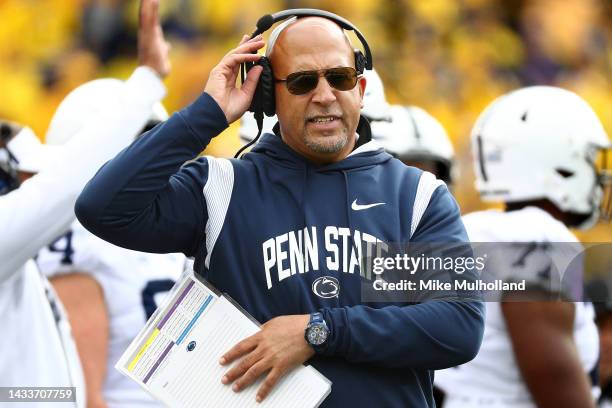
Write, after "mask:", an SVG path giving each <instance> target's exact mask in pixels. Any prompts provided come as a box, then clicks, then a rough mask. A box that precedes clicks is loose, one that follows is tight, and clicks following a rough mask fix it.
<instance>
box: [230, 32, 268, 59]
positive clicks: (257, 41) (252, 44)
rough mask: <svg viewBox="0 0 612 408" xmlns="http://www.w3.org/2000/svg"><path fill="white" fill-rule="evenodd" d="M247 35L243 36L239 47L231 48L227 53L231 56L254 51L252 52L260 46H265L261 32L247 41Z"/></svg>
mask: <svg viewBox="0 0 612 408" xmlns="http://www.w3.org/2000/svg"><path fill="white" fill-rule="evenodd" d="M245 37H246V36H245ZM245 37H242V40H241V41H240V44H239V45H238V47H236V48H234V49H233V50H231V51H230V52H228V53H227V54H225V55H226V56H229V55H232V54H246V53H252V52H256V51H257V50H258V49H260V48H263V46H264V45H265V42H264V41H263V39H262V36H261V34H260V35H258V36H256V37H253V38H251V39H246V41H245Z"/></svg>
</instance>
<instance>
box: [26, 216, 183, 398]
mask: <svg viewBox="0 0 612 408" xmlns="http://www.w3.org/2000/svg"><path fill="white" fill-rule="evenodd" d="M37 262H38V265H39V267H40V269H41V271H42V272H43V273H44V274H45V275H47V277H52V276H55V275H58V274H63V273H69V272H73V271H79V272H82V273H87V274H90V275H91V276H92V277H94V278H95V279H96V281H97V282H98V283H99V284H100V286H101V287H102V289H103V292H104V299H105V301H106V307H107V312H108V316H109V345H108V364H107V374H106V379H105V382H104V388H103V395H104V398H105V401H106V403H107V404H108V407H109V408H115V407H130V408H136V407H152V406H160V404H159V403H157V402H156V401H155V400H154V399H153V398H152V397H151V396H149V394H147V393H146V392H145V391H144V390H143V389H141V388H140V386H138V385H137V384H136V383H135V382H134V381H132V380H130V379H129V378H127V377H125V376H124V375H122V374H121V373H120V372H119V371H117V370H116V369H115V364H116V362H117V361H118V360H119V357H120V356H121V354H122V353H123V352H124V351H125V349H126V348H127V347H128V345H129V344H130V342H131V341H132V340H133V339H134V337H136V335H137V334H138V332H139V331H140V329H142V327H143V326H144V325H145V322H146V321H147V319H148V318H149V317H150V316H151V315H152V314H153V312H154V311H155V309H156V308H157V305H159V304H160V302H161V299H162V298H163V296H164V295H165V294H166V293H167V292H168V291H169V290H170V289H171V288H172V286H173V285H174V283H175V282H176V281H177V280H178V279H179V278H180V275H181V273H182V272H183V270H184V268H185V264H186V257H185V256H184V255H182V254H149V253H143V252H136V251H131V250H127V249H124V248H120V247H117V246H115V245H112V244H110V243H108V242H106V241H103V240H101V239H100V238H97V237H96V236H94V235H93V234H91V233H89V232H88V231H87V230H85V228H83V226H81V225H80V224H79V223H78V221H75V222H74V224H73V225H72V228H71V229H70V231H69V232H68V233H66V234H65V235H63V236H62V237H61V238H59V239H58V240H56V241H55V242H53V243H52V244H51V245H49V246H48V247H47V248H44V249H43V250H41V252H40V253H39V255H38V258H37Z"/></svg>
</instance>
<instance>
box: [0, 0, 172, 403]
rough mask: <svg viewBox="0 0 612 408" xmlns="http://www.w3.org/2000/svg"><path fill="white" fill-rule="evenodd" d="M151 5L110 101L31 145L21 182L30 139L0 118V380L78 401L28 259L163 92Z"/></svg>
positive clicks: (79, 387) (76, 368)
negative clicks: (54, 144)
mask: <svg viewBox="0 0 612 408" xmlns="http://www.w3.org/2000/svg"><path fill="white" fill-rule="evenodd" d="M152 5H153V4H152V3H151V1H150V0H145V1H144V3H143V7H142V11H143V13H142V15H141V17H142V18H141V19H140V25H139V65H140V66H139V67H138V68H137V69H136V70H135V71H134V73H133V74H132V76H131V77H130V79H128V80H127V81H126V82H125V86H124V87H123V89H122V90H121V92H120V93H119V94H117V95H116V98H115V100H114V101H113V103H112V104H109V105H108V106H105V107H104V108H103V109H102V110H101V111H100V112H99V116H98V117H97V119H96V120H95V121H93V122H91V123H88V124H87V126H85V127H84V128H82V129H79V131H78V136H77V137H75V138H74V140H71V141H70V142H69V143H67V144H66V145H65V146H62V148H59V149H57V151H56V152H54V153H53V152H51V150H50V149H42V148H41V149H39V152H40V153H41V157H43V158H45V159H48V160H46V164H45V165H44V167H43V168H42V169H41V171H40V173H39V174H37V175H36V176H34V177H32V178H30V179H29V180H26V181H23V183H22V184H20V180H19V178H18V176H17V165H18V163H19V157H18V156H19V152H21V151H22V149H23V148H24V147H25V150H28V149H27V145H29V144H31V143H34V144H36V142H38V140H37V138H36V137H35V136H34V135H33V134H32V133H31V132H29V131H28V130H27V128H24V127H22V126H18V125H14V124H10V123H6V122H4V123H2V124H1V125H0V127H1V128H2V132H1V134H2V137H1V140H0V152H1V153H0V168H2V170H1V171H0V175H1V177H0V179H1V180H2V181H1V182H0V184H1V185H2V186H1V187H0V190H2V194H4V195H1V196H0V230H1V231H2V234H0V260H1V261H0V317H1V320H2V324H3V334H2V336H0V349H2V350H3V352H2V355H1V356H0V386H3V387H26V386H30V387H43V386H47V387H60V386H63V387H76V397H77V402H76V405H77V406H84V391H85V390H84V385H83V378H82V372H81V367H80V365H79V362H78V355H77V353H76V350H75V347H74V343H73V340H72V337H71V334H70V328H69V325H68V322H67V319H66V316H65V313H64V311H63V308H62V306H61V304H60V303H59V301H58V300H57V297H56V295H55V293H54V291H53V289H52V288H51V287H50V285H49V284H48V282H47V280H46V279H45V278H44V277H43V276H42V275H41V274H40V271H39V270H38V268H37V267H36V264H35V263H34V261H33V260H32V259H31V258H32V257H34V256H35V255H36V253H37V252H38V251H39V250H40V249H41V248H42V247H43V246H45V245H47V244H48V243H49V242H51V241H52V240H53V239H54V238H56V237H57V236H58V235H59V234H61V233H62V232H63V231H65V230H66V229H67V228H68V227H69V226H70V224H71V223H72V221H73V220H74V209H73V206H74V202H75V200H76V197H77V195H78V194H79V192H80V191H81V189H82V188H83V186H84V185H85V183H86V182H87V180H89V179H90V178H91V177H92V175H93V174H94V173H95V172H96V171H97V170H98V168H99V167H100V166H101V165H102V164H103V163H104V162H105V161H106V160H108V159H109V158H111V157H112V156H113V155H115V154H116V153H117V152H118V151H120V150H121V149H122V148H124V147H125V146H127V145H128V144H129V143H130V142H131V141H132V138H133V135H134V134H135V133H136V132H137V131H138V129H141V128H142V126H143V125H144V124H145V123H146V121H147V119H148V117H149V116H150V114H151V108H152V106H153V104H154V103H155V102H158V101H159V100H160V99H161V98H162V97H163V96H164V93H165V87H164V86H163V84H162V82H161V78H163V77H164V76H165V75H166V74H167V73H168V71H169V60H168V56H167V53H168V45H167V44H166V42H165V41H164V39H163V35H162V34H161V29H160V28H159V25H158V24H157V23H156V20H155V17H156V16H155V15H153V14H152V13H151V6H152ZM151 16H152V17H153V18H151ZM43 150H44V151H43ZM21 406H23V407H27V406H40V404H37V403H32V404H30V403H27V402H24V403H22V405H21ZM54 406H58V407H61V406H75V403H68V404H62V403H54Z"/></svg>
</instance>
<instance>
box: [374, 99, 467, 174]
mask: <svg viewBox="0 0 612 408" xmlns="http://www.w3.org/2000/svg"><path fill="white" fill-rule="evenodd" d="M390 113H391V122H372V140H376V141H378V142H379V143H380V144H381V145H382V146H383V147H384V148H385V150H386V151H387V152H388V153H390V154H392V155H393V156H395V157H397V158H398V159H400V160H402V161H405V162H431V163H432V164H434V165H435V167H436V169H437V170H436V173H437V174H436V176H437V177H438V178H439V179H441V180H444V181H445V182H446V183H448V184H450V183H451V182H452V180H453V179H456V177H455V176H454V174H453V171H455V169H454V166H453V164H454V160H455V150H454V149H453V145H452V143H451V141H450V139H449V137H448V134H447V133H446V130H444V127H443V126H442V124H441V123H440V122H438V120H436V119H435V118H434V117H433V116H431V115H430V114H429V113H427V112H426V111H425V110H423V109H421V108H419V107H417V106H400V105H391V107H390Z"/></svg>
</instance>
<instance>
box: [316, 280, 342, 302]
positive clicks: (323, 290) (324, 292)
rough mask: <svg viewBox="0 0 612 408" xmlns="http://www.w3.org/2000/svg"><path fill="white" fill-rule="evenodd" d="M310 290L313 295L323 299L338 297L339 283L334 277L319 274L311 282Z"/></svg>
mask: <svg viewBox="0 0 612 408" xmlns="http://www.w3.org/2000/svg"><path fill="white" fill-rule="evenodd" d="M312 291H313V292H314V294H315V295H317V296H319V297H322V298H325V299H328V298H333V297H338V293H340V284H339V283H338V279H336V278H332V277H331V276H321V277H320V278H317V279H316V280H315V281H314V282H312Z"/></svg>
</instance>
